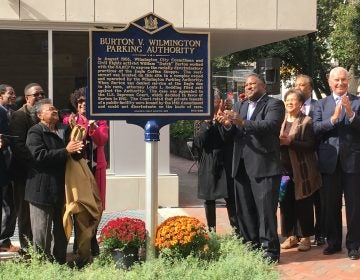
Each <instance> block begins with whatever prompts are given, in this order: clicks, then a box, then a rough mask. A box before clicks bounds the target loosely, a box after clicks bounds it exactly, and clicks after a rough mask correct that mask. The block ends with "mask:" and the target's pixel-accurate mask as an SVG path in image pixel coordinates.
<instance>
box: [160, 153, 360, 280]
mask: <svg viewBox="0 0 360 280" xmlns="http://www.w3.org/2000/svg"><path fill="white" fill-rule="evenodd" d="M189 166H191V161H188V160H186V159H182V158H179V157H176V156H173V155H172V156H171V171H172V172H174V171H176V172H174V173H177V174H178V175H179V178H180V180H179V181H180V194H181V193H186V196H183V197H182V199H180V207H182V208H180V209H178V210H176V209H167V210H166V209H163V210H162V211H163V214H162V215H163V216H164V217H166V216H171V215H177V214H180V213H182V214H184V215H189V216H194V217H197V218H198V219H200V220H201V221H202V222H206V218H205V211H204V209H203V208H202V201H201V200H200V201H199V200H198V199H196V168H195V169H192V171H193V172H191V173H190V174H188V173H187V170H188V168H189ZM194 180H195V181H194ZM190 206H193V207H190ZM216 215H217V232H218V233H219V234H223V233H229V232H230V231H231V228H230V224H229V222H228V217H227V212H226V208H225V207H223V206H222V205H221V204H220V205H218V207H217V210H216ZM345 220H346V219H345V209H343V221H345ZM359 222H360V221H359ZM343 229H344V230H343V231H344V233H343V236H344V237H345V230H346V228H345V227H344V228H343ZM283 240H284V238H281V241H283ZM324 248H325V247H324V246H321V247H316V246H312V248H311V250H310V251H308V252H298V251H297V249H296V248H293V249H289V250H282V251H281V256H280V263H279V264H278V265H277V267H276V269H278V270H279V272H280V273H281V275H282V277H281V278H282V279H291V280H300V279H302V280H307V279H309V280H310V279H319V280H322V279H327V280H337V279H339V280H340V279H341V280H350V279H352V280H353V279H360V260H356V261H353V260H350V259H349V258H348V257H347V250H346V248H345V246H344V245H343V250H342V252H340V253H337V254H334V255H331V256H325V255H323V254H322V250H323V249H324Z"/></svg>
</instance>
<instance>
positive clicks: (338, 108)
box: [330, 95, 354, 124]
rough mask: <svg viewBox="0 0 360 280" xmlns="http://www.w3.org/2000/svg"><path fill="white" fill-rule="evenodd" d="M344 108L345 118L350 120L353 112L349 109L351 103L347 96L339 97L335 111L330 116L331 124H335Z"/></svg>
mask: <svg viewBox="0 0 360 280" xmlns="http://www.w3.org/2000/svg"><path fill="white" fill-rule="evenodd" d="M342 108H344V110H345V114H346V116H347V117H348V118H349V119H350V118H352V117H353V116H354V112H353V110H352V109H351V102H350V99H349V96H347V95H343V96H341V100H340V102H339V103H338V104H337V105H336V106H335V111H334V113H333V115H332V116H331V118H330V120H331V123H333V124H334V123H336V121H337V120H338V119H339V118H340V117H341V109H342Z"/></svg>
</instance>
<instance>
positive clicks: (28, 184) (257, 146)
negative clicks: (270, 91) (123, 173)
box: [0, 67, 360, 266]
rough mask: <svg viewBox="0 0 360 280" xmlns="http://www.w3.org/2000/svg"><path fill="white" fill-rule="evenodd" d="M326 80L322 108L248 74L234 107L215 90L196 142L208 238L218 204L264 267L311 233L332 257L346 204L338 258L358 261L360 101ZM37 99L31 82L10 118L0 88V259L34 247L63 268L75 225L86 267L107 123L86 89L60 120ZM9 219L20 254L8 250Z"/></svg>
mask: <svg viewBox="0 0 360 280" xmlns="http://www.w3.org/2000/svg"><path fill="white" fill-rule="evenodd" d="M328 81H329V86H330V88H331V94H330V95H329V96H327V97H326V98H323V99H321V100H318V101H316V100H313V99H312V91H313V82H312V79H311V77H309V76H306V75H298V76H297V77H296V81H295V87H294V88H291V89H290V90H288V91H287V92H286V93H285V95H284V101H281V100H279V99H276V98H272V97H270V96H269V95H267V94H266V84H265V81H264V79H263V77H262V76H260V75H257V74H255V73H253V74H250V75H249V76H248V77H247V78H246V81H245V92H244V95H243V98H241V99H240V100H239V101H238V102H236V103H235V104H234V105H233V106H232V103H231V102H228V101H229V100H227V101H226V102H224V101H223V100H221V96H220V94H219V92H216V91H215V92H214V115H213V118H212V119H211V120H206V121H204V122H202V123H201V125H200V129H199V131H198V133H197V135H196V137H195V139H194V146H196V147H197V148H198V150H199V155H200V157H199V170H198V197H199V198H201V199H203V200H205V203H204V205H205V213H206V219H207V224H208V227H209V229H212V230H214V231H216V207H215V206H216V203H215V201H216V199H219V198H224V199H225V201H226V207H227V211H228V216H229V221H230V224H231V226H232V227H233V229H234V233H235V234H236V235H237V236H239V237H241V240H243V242H246V243H250V244H252V246H253V248H255V249H262V250H264V252H265V253H264V257H265V258H269V259H270V260H271V261H274V262H278V261H279V259H280V248H282V249H283V250H286V249H289V248H293V247H297V248H298V250H299V251H308V250H310V248H311V245H312V244H311V240H310V237H311V236H313V235H315V239H314V244H315V245H317V246H321V245H324V244H325V243H327V246H326V247H325V248H324V250H323V253H324V254H325V255H331V254H334V253H337V252H339V251H341V250H342V220H341V218H342V214H341V211H342V199H343V195H344V200H345V209H346V219H347V221H346V222H347V223H346V224H347V234H346V238H345V244H346V249H347V250H348V256H349V258H350V259H353V260H355V259H358V258H359V257H360V255H359V246H360V226H358V224H357V223H358V221H359V220H360V207H358V205H357V204H358V203H359V201H360V188H359V187H358V182H359V181H360V168H359V167H360V98H359V97H358V96H356V95H353V94H350V93H349V92H348V88H349V73H348V72H347V70H346V69H344V68H342V67H336V68H334V69H332V70H331V71H330V73H329V80H328ZM45 95H46V94H45V92H44V90H43V88H42V87H41V86H40V85H39V84H37V83H31V84H29V85H27V86H26V87H25V90H24V97H25V104H23V105H22V106H21V107H20V108H19V109H18V110H16V111H15V110H13V109H12V106H13V105H14V103H15V101H16V94H15V91H14V89H13V87H12V86H10V85H7V84H2V85H0V135H1V137H0V151H1V152H0V176H1V177H0V187H1V192H0V201H1V207H0V211H2V213H0V217H2V219H1V232H0V251H8V252H19V251H20V250H21V249H25V248H26V247H27V246H29V245H31V246H33V247H34V249H35V250H36V251H40V252H43V253H45V255H46V256H48V257H49V258H51V259H54V260H55V261H57V262H59V263H65V261H66V248H67V244H68V241H69V237H70V235H71V232H72V228H73V226H74V229H75V242H74V247H73V250H74V253H76V254H77V255H78V264H79V266H82V265H84V264H86V263H88V262H89V261H90V260H91V255H93V256H96V255H98V254H99V246H98V244H97V240H96V231H97V226H98V224H99V222H100V218H101V214H102V211H103V209H104V208H105V205H106V204H105V192H106V180H105V175H106V174H105V171H106V159H105V153H104V146H105V144H106V142H107V141H108V125H107V122H106V121H101V120H100V121H94V120H89V119H87V117H86V114H85V111H86V98H85V89H84V88H80V89H77V90H75V91H74V92H73V93H72V94H71V96H70V100H71V103H72V105H73V107H74V113H71V114H69V115H67V116H65V117H64V118H63V119H62V120H60V117H59V112H58V109H57V108H56V107H55V106H54V105H53V103H52V101H51V100H50V99H47V98H45ZM76 170H79V171H76ZM19 171H21V172H19ZM280 186H281V192H282V194H281V195H279V190H280ZM278 206H280V221H281V235H282V236H283V237H285V238H286V239H285V241H284V242H283V243H281V244H280V241H279V236H278V232H277V209H278ZM314 212H315V213H314ZM314 217H315V219H314ZM16 219H17V221H18V227H19V238H20V246H21V248H19V247H16V246H14V245H13V244H11V241H10V237H11V236H12V235H13V234H14V230H15V224H16ZM52 242H53V247H52V248H53V250H52V252H51V244H52Z"/></svg>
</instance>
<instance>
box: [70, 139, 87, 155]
mask: <svg viewBox="0 0 360 280" xmlns="http://www.w3.org/2000/svg"><path fill="white" fill-rule="evenodd" d="M83 147H84V144H83V142H82V141H75V140H71V141H70V142H69V143H68V144H67V146H66V150H67V152H68V153H69V154H74V153H81V149H82V148H83Z"/></svg>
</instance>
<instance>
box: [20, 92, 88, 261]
mask: <svg viewBox="0 0 360 280" xmlns="http://www.w3.org/2000/svg"><path fill="white" fill-rule="evenodd" d="M32 111H33V116H34V117H35V119H36V121H37V122H38V123H37V124H35V125H34V126H33V127H31V128H30V129H29V131H28V134H27V139H26V146H27V147H28V148H29V151H30V153H31V155H32V157H33V164H32V168H31V170H30V172H29V175H28V179H27V181H26V189H25V200H27V201H28V202H29V205H30V220H31V230H32V233H33V245H34V248H35V250H37V251H42V252H44V253H45V254H46V255H47V256H48V257H51V253H50V249H51V233H53V236H54V247H53V253H52V256H53V257H54V258H55V260H56V261H57V262H59V263H61V264H63V263H65V261H66V247H67V240H66V236H65V232H64V227H63V223H62V214H63V207H64V196H65V188H64V186H65V164H66V160H67V157H68V155H69V154H73V153H77V152H79V151H81V149H82V147H83V144H82V142H81V141H70V142H68V139H69V133H70V130H69V128H68V126H65V125H63V124H62V123H60V122H59V115H58V110H57V109H56V108H55V107H54V106H53V105H52V103H51V100H49V99H42V100H40V101H38V102H37V103H35V105H34V106H33V108H32ZM67 142H68V144H66V143H67Z"/></svg>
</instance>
